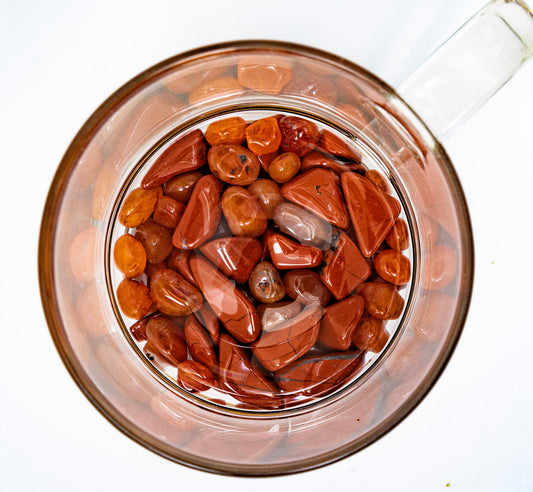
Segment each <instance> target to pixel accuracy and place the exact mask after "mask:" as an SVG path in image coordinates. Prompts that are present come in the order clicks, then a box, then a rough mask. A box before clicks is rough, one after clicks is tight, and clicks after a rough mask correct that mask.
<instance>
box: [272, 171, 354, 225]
mask: <svg viewBox="0 0 533 492" xmlns="http://www.w3.org/2000/svg"><path fill="white" fill-rule="evenodd" d="M339 183H340V180H339V177H338V176H337V175H336V174H335V173H334V172H333V171H330V170H328V169H311V170H310V171H307V172H305V173H303V174H301V175H299V176H297V177H295V178H293V179H292V180H291V181H289V182H288V183H286V184H284V185H283V186H282V187H281V194H282V195H283V196H284V197H285V198H286V199H287V200H290V201H291V202H293V203H296V204H298V205H300V206H301V207H303V208H305V209H306V210H308V211H309V212H311V213H314V214H315V215H317V216H318V217H321V218H322V219H324V220H327V221H328V222H329V223H330V224H333V225H334V226H337V227H340V228H341V229H346V228H347V227H348V226H349V225H350V219H349V218H348V211H347V210H346V206H345V205H344V199H343V197H342V192H341V189H340V186H339Z"/></svg>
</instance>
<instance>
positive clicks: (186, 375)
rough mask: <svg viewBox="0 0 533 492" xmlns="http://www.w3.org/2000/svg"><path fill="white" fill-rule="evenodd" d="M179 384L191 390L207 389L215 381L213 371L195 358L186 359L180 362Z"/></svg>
mask: <svg viewBox="0 0 533 492" xmlns="http://www.w3.org/2000/svg"><path fill="white" fill-rule="evenodd" d="M177 382H178V385H180V386H181V387H182V388H183V389H185V390H187V391H191V392H196V391H207V390H208V389H209V388H211V387H212V386H213V384H214V382H215V378H214V377H213V373H212V372H211V371H210V370H209V369H208V368H207V367H205V366H204V365H203V364H200V363H198V362H196V361H194V360H184V361H183V362H180V363H179V364H178V379H177Z"/></svg>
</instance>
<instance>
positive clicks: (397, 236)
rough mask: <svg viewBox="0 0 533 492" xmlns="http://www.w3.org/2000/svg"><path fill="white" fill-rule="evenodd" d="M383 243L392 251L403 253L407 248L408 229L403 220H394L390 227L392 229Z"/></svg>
mask: <svg viewBox="0 0 533 492" xmlns="http://www.w3.org/2000/svg"><path fill="white" fill-rule="evenodd" d="M385 242H386V243H387V244H388V245H389V246H390V247H391V248H394V249H397V250H398V251H403V250H404V249H407V248H408V246H409V229H408V228H407V223H406V222H405V220H403V219H400V218H398V219H396V222H395V223H394V225H393V226H392V229H391V230H390V231H389V233H388V234H387V236H386V237H385Z"/></svg>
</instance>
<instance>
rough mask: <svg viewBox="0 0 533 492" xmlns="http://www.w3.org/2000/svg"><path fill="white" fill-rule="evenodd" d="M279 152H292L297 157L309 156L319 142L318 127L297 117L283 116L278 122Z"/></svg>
mask: <svg viewBox="0 0 533 492" xmlns="http://www.w3.org/2000/svg"><path fill="white" fill-rule="evenodd" d="M279 128H280V130H281V150H282V151H283V152H294V153H295V154H296V155H297V156H298V157H303V156H304V155H306V154H309V152H311V151H312V150H313V149H314V148H315V147H316V144H317V143H318V141H319V140H320V132H319V130H318V127H317V126H316V125H315V124H314V123H313V122H312V121H309V120H306V119H304V118H300V117H298V116H284V117H283V118H281V119H280V120H279Z"/></svg>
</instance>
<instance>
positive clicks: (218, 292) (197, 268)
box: [189, 254, 261, 343]
mask: <svg viewBox="0 0 533 492" xmlns="http://www.w3.org/2000/svg"><path fill="white" fill-rule="evenodd" d="M189 264H190V266H191V270H192V273H193V275H194V278H195V279H196V283H197V284H198V286H199V287H200V290H201V291H202V293H203V295H204V297H205V299H206V300H207V302H208V303H209V305H210V306H211V309H212V310H213V312H214V313H215V315H216V316H217V318H218V319H219V320H220V321H221V322H222V324H223V325H224V326H225V328H226V330H228V331H229V332H230V333H231V334H232V335H233V336H234V337H235V338H236V339H237V340H239V341H240V342H243V343H250V342H253V341H254V340H255V339H256V338H257V337H258V336H259V332H260V331H261V326H260V323H259V317H258V315H257V311H256V310H255V308H254V306H253V304H252V303H251V302H250V301H249V300H248V299H247V298H246V297H245V295H244V294H243V293H242V291H241V290H240V289H238V288H237V287H236V286H235V282H233V281H232V280H230V279H228V278H227V277H226V276H225V275H224V274H223V273H222V272H220V270H218V269H217V268H216V267H214V266H213V265H212V264H211V263H210V262H209V261H208V260H206V259H205V258H203V257H202V256H199V255H197V254H195V255H193V256H191V259H190V260H189Z"/></svg>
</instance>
